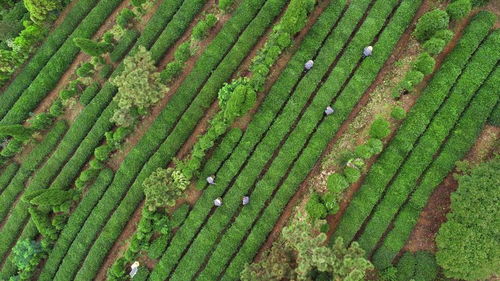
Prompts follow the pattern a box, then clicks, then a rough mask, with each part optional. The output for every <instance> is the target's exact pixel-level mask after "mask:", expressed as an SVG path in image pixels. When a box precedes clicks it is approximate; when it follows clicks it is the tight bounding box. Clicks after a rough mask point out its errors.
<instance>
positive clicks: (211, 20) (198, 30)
mask: <svg viewBox="0 0 500 281" xmlns="http://www.w3.org/2000/svg"><path fill="white" fill-rule="evenodd" d="M217 20H218V19H217V17H216V16H215V15H214V14H208V15H206V16H205V19H203V20H201V21H199V22H198V23H197V24H196V25H195V26H194V28H193V35H192V36H193V38H194V39H195V40H202V39H203V38H205V37H206V36H207V34H208V31H209V30H210V29H211V28H212V27H214V26H215V24H216V23H217Z"/></svg>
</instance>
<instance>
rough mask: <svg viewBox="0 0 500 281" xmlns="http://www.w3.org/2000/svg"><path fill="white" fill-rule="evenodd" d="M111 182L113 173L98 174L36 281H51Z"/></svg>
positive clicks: (105, 171)
mask: <svg viewBox="0 0 500 281" xmlns="http://www.w3.org/2000/svg"><path fill="white" fill-rule="evenodd" d="M112 180H113V171H111V170H110V169H104V170H102V171H101V172H100V174H99V176H98V177H97V179H96V181H95V182H94V184H92V185H91V186H90V187H89V192H87V193H86V195H85V197H83V199H82V201H81V202H80V204H78V207H77V208H76V209H75V210H74V211H73V213H72V214H71V216H70V218H69V220H68V222H67V224H66V226H65V227H64V229H63V231H62V232H61V234H60V235H59V239H58V240H57V242H56V244H55V245H54V247H53V249H52V251H51V252H50V255H49V258H48V259H47V261H46V262H45V264H44V266H43V269H42V271H41V273H40V276H39V277H38V280H52V277H53V276H54V274H55V273H56V272H57V269H58V268H59V264H60V260H61V259H62V258H64V256H65V255H66V253H67V251H68V249H69V247H70V246H71V243H72V242H73V241H74V239H75V237H76V235H77V234H78V232H79V231H80V229H81V227H82V226H83V224H84V223H85V221H86V220H87V218H88V216H89V215H90V213H91V212H92V210H93V209H94V207H95V206H96V205H97V202H98V201H99V200H100V199H101V197H102V195H103V194H104V192H105V191H106V189H107V187H108V186H109V184H110V183H111V181H112Z"/></svg>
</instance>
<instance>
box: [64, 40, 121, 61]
mask: <svg viewBox="0 0 500 281" xmlns="http://www.w3.org/2000/svg"><path fill="white" fill-rule="evenodd" d="M73 42H74V43H75V45H76V46H78V47H79V48H80V49H81V50H82V52H84V53H86V54H89V55H90V56H93V57H98V56H100V55H102V54H104V53H107V52H110V51H111V49H112V48H113V45H111V44H109V43H106V42H95V41H92V40H90V39H87V38H75V39H73Z"/></svg>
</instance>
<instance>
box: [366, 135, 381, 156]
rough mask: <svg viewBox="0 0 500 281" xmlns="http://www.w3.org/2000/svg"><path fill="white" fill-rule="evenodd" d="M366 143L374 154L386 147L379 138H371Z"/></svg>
mask: <svg viewBox="0 0 500 281" xmlns="http://www.w3.org/2000/svg"><path fill="white" fill-rule="evenodd" d="M366 144H367V145H368V146H369V147H370V149H371V150H372V153H373V154H379V153H380V152H382V150H383V149H384V144H383V143H382V141H381V140H379V139H375V138H370V139H369V140H368V142H367V143H366Z"/></svg>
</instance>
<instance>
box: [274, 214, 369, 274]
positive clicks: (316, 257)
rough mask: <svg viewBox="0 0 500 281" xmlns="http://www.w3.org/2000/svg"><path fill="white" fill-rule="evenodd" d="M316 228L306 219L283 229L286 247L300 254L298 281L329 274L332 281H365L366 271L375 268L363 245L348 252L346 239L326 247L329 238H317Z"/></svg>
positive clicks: (356, 246) (352, 246) (319, 235)
mask: <svg viewBox="0 0 500 281" xmlns="http://www.w3.org/2000/svg"><path fill="white" fill-rule="evenodd" d="M319 223H321V222H319ZM314 228H315V227H313V226H311V224H310V223H309V222H308V221H307V220H306V219H300V220H295V221H293V222H292V223H291V224H290V225H289V226H287V227H285V228H283V239H284V241H285V245H286V246H287V247H289V248H291V249H293V250H294V251H295V252H296V263H297V267H296V268H295V272H296V274H297V279H296V280H309V279H308V278H309V274H310V273H311V272H312V271H319V272H325V273H327V274H329V275H331V279H330V280H352V281H357V280H359V281H361V280H364V276H365V272H366V270H368V269H372V268H373V265H372V264H371V263H370V262H369V261H368V260H366V259H365V257H364V251H363V250H362V249H361V248H360V247H359V245H358V244H357V243H356V242H354V243H353V244H352V245H351V246H350V247H349V248H346V247H345V245H344V243H343V241H342V238H337V240H335V243H334V244H333V245H332V246H331V247H327V246H324V242H325V240H326V234H325V233H320V234H318V235H315V234H313V232H312V231H311V230H312V229H314Z"/></svg>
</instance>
